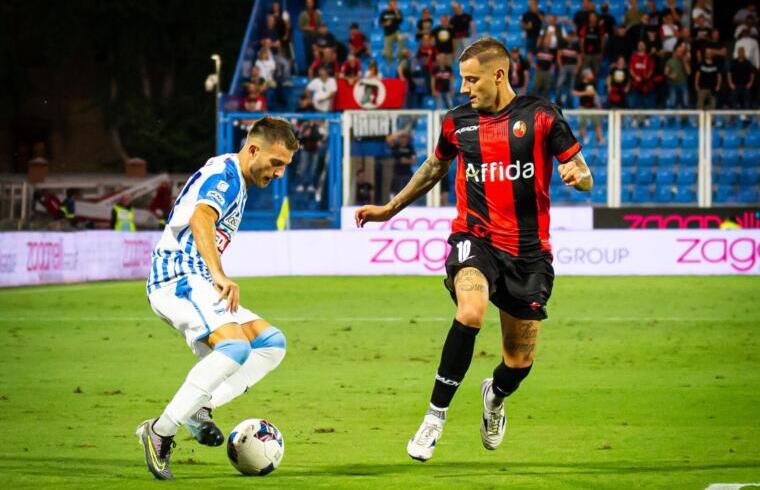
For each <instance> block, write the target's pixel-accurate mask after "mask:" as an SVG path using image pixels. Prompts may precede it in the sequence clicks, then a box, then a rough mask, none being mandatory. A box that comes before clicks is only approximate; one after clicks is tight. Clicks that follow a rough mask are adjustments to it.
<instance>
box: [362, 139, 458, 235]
mask: <svg viewBox="0 0 760 490" xmlns="http://www.w3.org/2000/svg"><path fill="white" fill-rule="evenodd" d="M450 166H451V159H449V160H444V159H441V158H438V157H437V156H436V155H435V154H433V155H430V156H429V157H428V158H427V160H425V162H424V163H423V164H422V165H420V168H419V169H417V171H416V172H415V173H414V175H412V178H411V180H410V181H409V183H408V184H406V186H405V187H404V188H403V189H401V192H399V193H398V194H396V196H395V197H394V198H393V199H391V200H390V202H389V203H387V204H385V205H384V206H362V207H361V208H359V209H357V210H356V215H355V218H356V226H358V227H360V228H361V227H362V226H364V223H367V222H369V221H387V220H389V219H391V218H392V217H394V216H395V215H396V214H398V212H399V211H401V210H402V209H404V208H405V207H406V206H408V205H409V203H412V202H414V201H415V200H416V199H417V198H419V197H420V196H423V195H424V194H426V193H427V192H428V191H429V190H430V189H432V188H433V187H434V186H435V184H437V183H438V181H440V180H441V179H442V178H443V177H444V176H445V175H446V173H447V172H448V171H449V167H450Z"/></svg>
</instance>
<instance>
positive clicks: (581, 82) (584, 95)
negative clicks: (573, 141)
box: [573, 68, 604, 143]
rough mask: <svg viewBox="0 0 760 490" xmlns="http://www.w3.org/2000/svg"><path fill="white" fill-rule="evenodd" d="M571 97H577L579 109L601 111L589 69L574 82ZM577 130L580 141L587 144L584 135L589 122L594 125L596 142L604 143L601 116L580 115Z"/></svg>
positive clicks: (594, 80)
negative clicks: (578, 130)
mask: <svg viewBox="0 0 760 490" xmlns="http://www.w3.org/2000/svg"><path fill="white" fill-rule="evenodd" d="M573 95H574V96H576V97H578V105H579V106H580V108H581V109H582V110H583V109H586V110H595V109H601V107H602V103H601V101H600V100H599V95H598V94H597V92H596V78H595V77H594V72H593V71H591V68H585V69H584V70H583V71H582V72H581V75H580V76H579V77H578V79H577V81H576V82H575V87H574V88H573ZM578 122H579V129H580V133H581V139H582V140H583V141H585V142H588V134H587V133H586V129H587V126H588V124H589V122H590V123H591V124H593V125H594V131H595V132H596V141H597V143H601V142H602V141H604V133H603V132H602V116H601V115H599V114H595V115H593V116H587V115H584V114H583V113H581V115H580V117H579V121H578Z"/></svg>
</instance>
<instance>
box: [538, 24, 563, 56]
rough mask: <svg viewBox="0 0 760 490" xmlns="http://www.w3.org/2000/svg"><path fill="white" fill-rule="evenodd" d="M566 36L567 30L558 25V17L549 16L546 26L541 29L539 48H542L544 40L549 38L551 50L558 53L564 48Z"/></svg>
mask: <svg viewBox="0 0 760 490" xmlns="http://www.w3.org/2000/svg"><path fill="white" fill-rule="evenodd" d="M565 36H566V34H565V28H564V27H562V26H561V25H558V24H557V16H556V15H547V16H546V25H544V26H543V27H542V28H541V32H540V33H539V34H538V44H537V46H541V45H542V44H543V41H544V39H546V38H549V48H551V49H552V50H554V51H555V52H556V51H557V50H558V49H559V48H560V46H562V44H563V41H564V39H565Z"/></svg>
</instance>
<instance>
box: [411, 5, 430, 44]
mask: <svg viewBox="0 0 760 490" xmlns="http://www.w3.org/2000/svg"><path fill="white" fill-rule="evenodd" d="M431 32H433V16H432V15H430V9H429V8H427V7H425V8H423V9H422V14H421V15H420V18H419V20H417V30H416V31H415V33H414V38H415V39H417V40H418V41H419V40H420V39H422V36H424V35H425V34H430V33H431Z"/></svg>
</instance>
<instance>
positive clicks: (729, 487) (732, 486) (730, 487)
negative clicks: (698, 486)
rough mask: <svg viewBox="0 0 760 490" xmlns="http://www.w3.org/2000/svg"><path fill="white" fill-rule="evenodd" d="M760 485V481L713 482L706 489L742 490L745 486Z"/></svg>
mask: <svg viewBox="0 0 760 490" xmlns="http://www.w3.org/2000/svg"><path fill="white" fill-rule="evenodd" d="M754 486H760V483H711V484H710V486H709V487H707V488H705V490H741V489H742V488H744V487H754Z"/></svg>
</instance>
